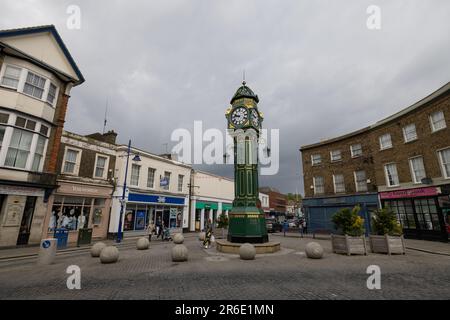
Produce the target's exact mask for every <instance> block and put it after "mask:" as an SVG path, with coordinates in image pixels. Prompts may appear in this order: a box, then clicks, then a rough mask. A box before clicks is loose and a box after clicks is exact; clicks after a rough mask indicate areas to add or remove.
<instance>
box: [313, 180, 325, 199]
mask: <svg viewBox="0 0 450 320" xmlns="http://www.w3.org/2000/svg"><path fill="white" fill-rule="evenodd" d="M316 178H321V179H322V189H323V191H322V192H317V184H316ZM313 187H314V195H322V194H325V178H324V177H323V176H314V177H313Z"/></svg>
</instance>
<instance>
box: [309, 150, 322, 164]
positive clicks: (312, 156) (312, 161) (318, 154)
mask: <svg viewBox="0 0 450 320" xmlns="http://www.w3.org/2000/svg"><path fill="white" fill-rule="evenodd" d="M314 156H319V157H320V159H319V162H317V163H315V162H314ZM320 164H322V155H321V154H320V153H315V154H312V155H311V166H318V165H320Z"/></svg>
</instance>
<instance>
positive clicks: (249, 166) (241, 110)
mask: <svg viewBox="0 0 450 320" xmlns="http://www.w3.org/2000/svg"><path fill="white" fill-rule="evenodd" d="M258 102H259V99H258V96H257V95H256V94H255V93H254V92H253V91H252V90H251V89H250V88H249V87H247V85H246V83H245V81H243V82H242V86H241V87H239V88H238V89H237V91H236V93H235V94H234V96H233V98H232V99H231V102H230V103H231V106H230V107H229V108H228V109H227V111H226V113H225V117H226V118H227V122H228V123H227V127H228V132H229V134H230V136H231V137H232V138H233V144H234V145H233V147H234V201H233V208H232V209H231V212H230V214H229V227H228V241H230V242H234V243H244V242H249V243H265V242H268V241H269V240H268V235H267V230H266V221H265V216H264V212H263V211H262V209H261V203H260V201H259V184H258V139H259V134H260V130H261V123H262V121H263V115H262V113H261V112H259V111H258Z"/></svg>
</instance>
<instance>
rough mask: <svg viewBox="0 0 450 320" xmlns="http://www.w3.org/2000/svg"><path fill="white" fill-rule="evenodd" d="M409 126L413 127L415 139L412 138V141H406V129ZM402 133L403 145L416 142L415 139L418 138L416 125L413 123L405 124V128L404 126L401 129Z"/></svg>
mask: <svg viewBox="0 0 450 320" xmlns="http://www.w3.org/2000/svg"><path fill="white" fill-rule="evenodd" d="M410 126H414V134H415V137H414V138H413V139H410V140H408V139H407V132H406V128H407V127H410ZM402 132H403V141H404V142H405V143H408V142H413V141H416V140H417V139H419V136H418V135H417V127H416V124H415V123H410V124H407V125H406V126H404V127H403V128H402Z"/></svg>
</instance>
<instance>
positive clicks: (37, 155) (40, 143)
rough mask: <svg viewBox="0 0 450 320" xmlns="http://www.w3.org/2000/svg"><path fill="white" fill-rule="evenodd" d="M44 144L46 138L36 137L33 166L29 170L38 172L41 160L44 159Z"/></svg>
mask: <svg viewBox="0 0 450 320" xmlns="http://www.w3.org/2000/svg"><path fill="white" fill-rule="evenodd" d="M46 142H47V139H46V138H44V137H43V136H38V139H37V144H36V151H35V152H34V159H33V165H32V167H31V170H33V171H39V168H40V166H41V163H42V159H43V158H44V150H45V143H46Z"/></svg>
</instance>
